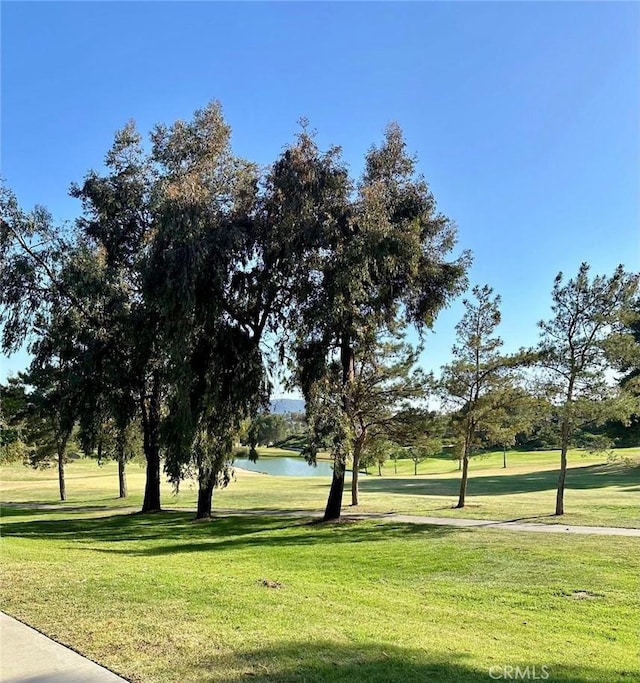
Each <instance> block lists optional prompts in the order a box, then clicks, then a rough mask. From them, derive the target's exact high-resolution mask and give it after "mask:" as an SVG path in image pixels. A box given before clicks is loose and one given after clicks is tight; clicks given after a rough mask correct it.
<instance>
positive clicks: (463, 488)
mask: <svg viewBox="0 0 640 683" xmlns="http://www.w3.org/2000/svg"><path fill="white" fill-rule="evenodd" d="M468 474H469V456H468V454H467V453H465V454H464V455H463V457H462V479H461V480H460V495H459V496H458V504H457V505H456V507H457V508H463V507H464V502H465V498H466V496H467V477H468Z"/></svg>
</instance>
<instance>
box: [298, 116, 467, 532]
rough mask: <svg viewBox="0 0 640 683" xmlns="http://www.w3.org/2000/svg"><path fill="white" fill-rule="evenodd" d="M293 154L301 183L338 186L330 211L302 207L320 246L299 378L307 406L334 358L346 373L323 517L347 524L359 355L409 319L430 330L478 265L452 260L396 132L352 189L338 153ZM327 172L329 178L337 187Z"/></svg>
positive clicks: (444, 228)
mask: <svg viewBox="0 0 640 683" xmlns="http://www.w3.org/2000/svg"><path fill="white" fill-rule="evenodd" d="M291 154H292V156H294V157H295V158H296V160H297V172H298V174H299V175H300V176H302V177H307V178H312V179H314V180H315V182H316V184H317V183H322V182H329V181H331V182H333V184H334V186H335V189H334V191H333V192H332V193H331V194H330V195H329V196H327V197H325V198H324V199H325V201H324V203H318V202H315V205H314V203H312V202H310V201H309V200H308V199H306V197H308V196H309V193H308V192H307V193H306V195H305V194H300V200H299V201H300V202H301V203H302V204H303V206H307V207H308V206H313V214H314V215H313V221H312V222H313V224H314V225H315V226H316V233H315V237H316V239H317V245H315V248H313V249H310V251H309V253H310V257H309V259H308V263H309V272H308V275H307V277H306V279H305V281H304V282H303V283H302V286H301V287H300V290H299V292H298V297H297V307H296V310H297V315H296V333H297V339H296V342H297V343H296V346H297V361H298V365H299V368H300V371H299V372H298V377H299V378H300V386H301V388H302V390H303V393H304V394H305V398H306V399H307V400H308V399H309V398H310V393H311V392H312V391H313V387H314V386H315V383H316V382H317V380H318V379H319V378H320V377H322V376H323V375H324V374H326V367H327V365H329V364H330V363H333V362H334V359H335V361H336V362H337V363H339V367H340V378H339V387H337V388H336V392H337V396H338V397H339V400H340V402H341V412H342V416H341V418H340V420H337V422H336V424H335V425H334V428H335V434H336V436H335V437H334V439H333V445H332V449H331V450H332V455H333V460H334V467H333V478H332V484H331V490H330V492H329V498H328V501H327V506H326V509H325V515H324V518H325V520H333V519H337V518H339V517H340V512H341V507H342V494H343V489H344V478H345V469H346V463H347V461H348V459H349V458H350V457H352V455H353V451H354V444H355V435H354V434H353V432H352V430H351V428H350V423H352V422H353V420H354V418H355V413H354V407H353V404H352V400H351V395H352V393H353V392H352V387H353V385H354V384H355V382H356V365H357V353H358V350H359V349H363V348H365V347H366V344H364V342H365V341H366V340H367V339H371V338H372V337H375V336H376V335H377V334H380V333H383V332H384V331H385V330H386V331H389V330H392V329H393V328H394V327H395V326H396V325H397V324H398V323H399V321H401V320H404V321H405V322H407V323H411V324H415V325H416V326H417V327H418V328H423V327H425V326H430V325H431V324H432V323H433V320H434V318H435V316H436V315H437V313H438V311H439V310H440V309H441V308H442V307H443V306H445V305H447V303H448V301H449V300H450V298H451V297H452V296H455V295H456V294H458V293H459V291H460V289H461V287H462V285H463V283H464V274H465V270H466V267H467V264H468V261H469V259H468V256H467V255H463V256H462V257H460V258H458V259H455V260H451V261H448V260H447V258H448V257H449V254H450V252H451V250H452V249H453V247H454V245H455V241H456V231H455V227H454V225H453V223H452V222H451V221H450V220H449V219H448V218H447V217H446V216H444V215H442V214H440V213H438V212H437V211H436V205H435V200H434V197H433V195H432V194H431V192H430V190H429V187H428V185H427V183H426V182H425V181H424V179H423V178H422V177H420V176H418V175H417V174H416V162H415V159H413V158H412V157H410V156H409V155H408V154H407V153H406V149H405V142H404V139H403V136H402V133H401V131H400V129H399V128H398V126H397V125H390V126H389V127H388V128H387V130H386V132H385V137H384V141H383V143H382V145H381V146H380V147H373V148H372V149H371V150H370V151H369V153H368V154H367V156H366V160H365V170H364V173H363V175H362V178H361V179H360V181H359V182H358V183H357V184H353V183H352V182H351V181H350V180H349V178H348V175H347V172H346V170H345V168H344V166H343V164H342V162H341V160H340V157H339V155H338V153H337V151H336V150H333V151H332V152H331V154H330V155H329V156H327V155H321V154H320V152H319V151H318V149H317V147H316V145H315V143H314V141H313V139H312V138H310V137H309V136H307V135H303V136H302V137H301V138H300V140H299V142H298V144H297V145H296V146H295V147H294V148H293V149H292V150H291ZM319 169H322V170H323V171H326V170H327V169H328V171H329V173H328V178H327V176H326V175H322V174H321V173H319ZM307 210H308V209H307ZM291 219H294V217H293V216H291Z"/></svg>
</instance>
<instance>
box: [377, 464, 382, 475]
mask: <svg viewBox="0 0 640 683" xmlns="http://www.w3.org/2000/svg"><path fill="white" fill-rule="evenodd" d="M378 476H379V477H381V476H382V463H381V462H380V461H379V460H378Z"/></svg>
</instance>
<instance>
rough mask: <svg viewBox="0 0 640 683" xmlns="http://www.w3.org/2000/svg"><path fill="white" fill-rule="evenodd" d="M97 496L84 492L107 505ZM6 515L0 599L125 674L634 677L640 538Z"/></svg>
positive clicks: (438, 682)
mask: <svg viewBox="0 0 640 683" xmlns="http://www.w3.org/2000/svg"><path fill="white" fill-rule="evenodd" d="M104 494H105V492H104V491H103V492H102V494H98V496H97V497H96V498H87V499H85V501H86V502H87V503H95V504H96V505H97V506H100V505H107V506H110V504H111V503H108V502H107V501H106V500H105V495H104ZM4 513H5V515H6V516H5V518H4V520H3V521H4V524H3V539H2V555H1V560H0V563H1V565H2V573H3V580H2V583H1V586H2V587H1V589H0V599H1V605H2V608H3V609H4V610H5V611H7V612H8V613H9V614H12V615H14V616H16V617H18V618H20V619H23V620H25V621H26V622H28V623H30V624H32V625H34V626H36V627H37V628H38V629H40V630H42V631H44V632H45V633H47V634H48V635H51V636H52V637H54V638H56V639H57V640H60V641H61V642H64V643H68V644H70V645H72V646H73V647H74V648H75V649H77V650H78V651H80V652H82V653H83V654H86V655H88V656H89V657H91V658H93V659H95V660H97V661H99V662H100V663H102V664H104V665H106V666H108V667H110V668H112V669H113V670H116V671H117V672H119V673H121V674H122V675H124V676H125V677H127V678H129V679H131V680H134V681H145V682H156V681H157V682H162V683H172V682H174V681H175V682H176V683H177V682H180V683H190V682H195V681H210V682H212V683H213V682H222V681H245V680H247V681H248V680H251V681H263V682H267V681H269V682H275V681H278V682H292V683H293V682H294V681H297V682H299V683H302V682H303V681H306V683H312V682H313V683H316V682H318V683H319V682H326V683H333V682H334V681H343V682H344V683H347V682H352V681H363V682H364V681H366V682H369V681H379V682H380V683H382V682H384V683H387V682H390V683H393V682H396V681H397V682H398V683H400V682H402V683H406V682H407V681H409V682H411V681H416V682H417V681H420V682H422V681H434V682H435V683H454V682H455V683H464V682H465V681H487V680H490V679H489V677H488V670H489V667H490V666H502V665H510V666H516V665H518V666H521V667H524V666H527V665H528V666H530V667H531V666H536V667H537V669H538V673H540V667H541V666H543V665H544V666H546V667H548V671H549V673H550V679H549V680H552V681H556V682H564V683H569V682H573V683H578V682H581V683H586V682H593V683H596V682H598V683H608V682H609V681H612V682H613V681H630V680H633V679H634V676H636V675H638V674H639V673H640V672H639V671H638V660H637V650H638V633H637V622H638V605H637V575H638V571H639V570H640V563H639V561H638V553H637V550H638V543H637V541H635V539H630V538H618V537H611V538H601V537H599V538H591V537H572V538H567V537H563V538H562V539H561V540H560V539H559V538H558V537H556V536H555V535H554V534H549V535H540V534H531V535H522V536H518V535H515V534H513V533H509V532H503V531H502V532H501V531H495V530H493V531H491V530H466V529H448V528H443V527H429V526H409V525H401V524H392V523H391V524H384V523H374V522H366V523H357V524H342V525H336V526H322V525H309V524H306V523H303V521H302V520H290V519H283V518H277V517H269V516H262V517H247V516H244V517H242V516H238V517H229V518H220V519H217V520H215V521H213V522H206V523H194V522H193V521H192V514H190V513H185V512H167V513H162V514H159V515H138V514H118V515H114V514H113V513H112V511H110V510H109V509H99V510H95V511H90V512H85V511H82V510H77V509H76V510H75V511H74V510H69V509H67V510H66V511H62V510H40V511H36V512H34V511H33V510H28V509H18V508H5V510H4ZM262 579H266V580H269V581H275V582H280V583H281V584H283V586H282V587H281V588H269V587H265V586H264V585H262V583H261V580H262ZM577 591H589V592H590V594H592V597H591V598H590V599H582V600H580V599H575V596H574V593H575V592H577Z"/></svg>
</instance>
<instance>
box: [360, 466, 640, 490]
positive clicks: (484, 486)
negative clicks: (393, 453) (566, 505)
mask: <svg viewBox="0 0 640 683" xmlns="http://www.w3.org/2000/svg"><path fill="white" fill-rule="evenodd" d="M558 473H559V470H539V471H536V472H527V473H519V474H504V475H498V476H496V475H483V476H478V475H474V474H473V473H472V474H471V475H470V476H469V483H468V493H469V495H485V496H499V495H508V494H514V493H534V492H538V491H553V490H555V489H556V487H557V485H558ZM606 486H618V487H621V488H623V490H624V491H625V492H634V491H640V468H638V467H632V468H625V467H619V466H611V465H585V466H583V467H572V468H570V469H569V470H568V471H567V483H566V488H567V489H569V490H570V489H574V490H581V489H582V490H584V489H597V488H603V487H606ZM360 489H361V490H362V491H363V492H365V493H366V492H369V493H403V494H407V495H412V496H457V495H458V492H459V490H460V477H459V475H457V476H453V477H446V478H444V477H438V478H434V479H427V478H423V477H420V478H418V477H413V478H409V477H407V478H403V479H397V478H393V479H390V478H389V479H385V478H384V477H378V478H371V479H363V480H362V481H361V482H360Z"/></svg>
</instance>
